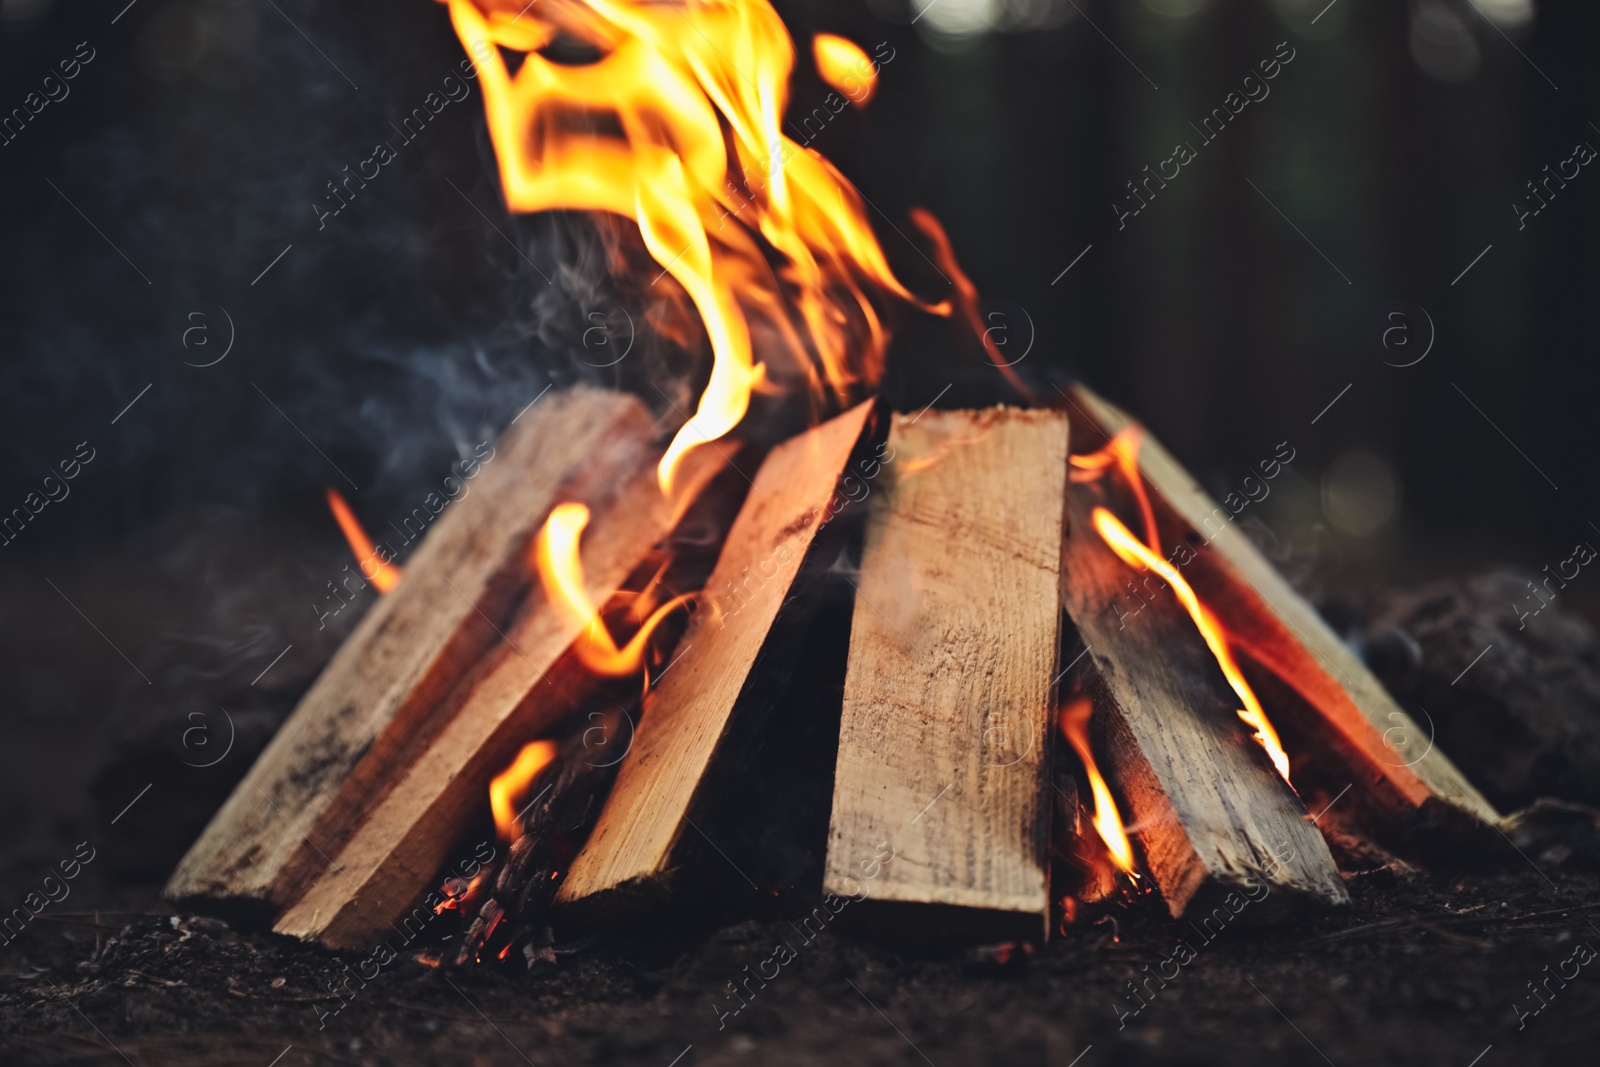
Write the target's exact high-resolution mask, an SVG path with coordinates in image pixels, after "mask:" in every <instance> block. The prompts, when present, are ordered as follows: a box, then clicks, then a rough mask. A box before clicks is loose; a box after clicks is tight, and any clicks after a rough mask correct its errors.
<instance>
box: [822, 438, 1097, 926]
mask: <svg viewBox="0 0 1600 1067" xmlns="http://www.w3.org/2000/svg"><path fill="white" fill-rule="evenodd" d="M889 448H890V454H892V455H893V457H894V462H893V463H892V464H890V465H888V467H887V468H886V471H887V473H886V474H885V475H884V477H883V479H882V483H883V484H882V489H881V491H880V492H879V493H878V494H877V496H876V497H875V498H874V499H873V501H872V502H871V505H870V508H871V510H870V515H869V518H868V523H867V532H866V538H865V541H864V545H863V549H862V557H861V575H860V579H859V585H858V588H857V595H856V602H855V613H854V618H853V620H852V622H851V629H850V660H849V667H848V671H847V674H846V678H845V687H844V711H843V719H842V723H841V727H840V732H839V754H838V763H837V770H836V772H835V775H834V791H833V816H832V822H831V824H830V827H829V834H828V856H827V865H826V869H825V874H824V877H823V890H824V892H828V893H834V894H837V895H839V896H841V897H845V896H849V897H855V896H858V895H859V894H860V892H861V889H862V886H863V883H862V881H861V880H860V875H861V865H862V863H863V862H868V863H869V864H870V861H872V860H873V859H874V858H875V857H877V856H880V855H882V854H883V850H884V849H887V850H888V851H889V853H890V854H892V855H893V857H894V859H893V860H892V861H891V862H888V863H885V864H883V866H882V871H881V872H880V873H879V874H878V876H877V877H876V878H874V879H873V880H872V881H871V883H870V887H869V896H868V899H869V900H870V901H872V902H873V903H872V904H871V905H864V907H870V908H871V909H872V910H874V911H876V912H878V915H877V916H875V919H876V920H877V922H879V923H880V924H886V925H891V926H892V925H899V924H900V921H901V920H906V919H909V920H910V921H909V922H905V923H904V924H905V925H912V924H914V923H915V922H916V921H917V919H923V918H926V916H925V914H922V913H921V912H920V909H919V911H918V915H917V916H915V917H909V916H906V915H905V914H904V913H905V910H906V909H905V907H904V906H906V905H928V904H934V905H947V906H950V907H952V908H959V909H962V912H963V913H962V914H955V913H950V914H947V915H946V917H945V918H944V919H943V920H941V922H940V923H939V924H937V925H938V926H939V928H940V930H939V936H946V935H947V934H948V933H949V932H950V930H951V926H952V925H955V924H959V926H960V928H961V932H960V933H959V934H957V935H955V936H960V937H963V938H969V937H970V938H976V939H979V940H991V941H992V940H1000V939H1003V938H1006V937H1010V936H1016V937H1027V938H1036V939H1037V938H1043V937H1044V936H1045V935H1046V934H1047V932H1048V923H1049V912H1050V894H1049V868H1048V850H1049V827H1050V819H1049V810H1050V798H1051V789H1050V787H1049V778H1048V776H1049V773H1050V758H1049V757H1050V751H1051V743H1050V723H1051V712H1052V695H1051V688H1052V685H1051V680H1052V679H1053V678H1054V677H1055V675H1056V655H1057V652H1058V649H1059V644H1060V636H1059V627H1060V613H1061V612H1060V580H1061V579H1060V567H1061V538H1062V523H1063V521H1064V519H1065V515H1064V507H1065V495H1066V483H1067V419H1066V417H1065V416H1063V415H1062V414H1061V413H1059V412H1053V411H1044V410H1035V411H1021V410H1016V409H1008V408H990V409H988V410H985V411H945V412H931V411H930V412H925V413H923V414H921V415H920V416H916V417H906V416H896V417H895V420H894V422H893V425H892V427H891V429H890V433H889ZM889 911H895V912H900V913H901V914H900V915H889V914H886V913H887V912H889ZM863 914H865V913H863Z"/></svg>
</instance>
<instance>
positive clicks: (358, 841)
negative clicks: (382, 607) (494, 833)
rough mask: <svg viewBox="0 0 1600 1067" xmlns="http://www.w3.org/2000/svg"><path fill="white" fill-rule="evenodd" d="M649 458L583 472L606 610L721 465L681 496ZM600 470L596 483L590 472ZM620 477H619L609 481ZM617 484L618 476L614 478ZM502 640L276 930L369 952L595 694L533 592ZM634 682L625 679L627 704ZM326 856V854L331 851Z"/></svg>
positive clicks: (684, 470) (552, 615) (593, 572)
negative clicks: (537, 748) (551, 733)
mask: <svg viewBox="0 0 1600 1067" xmlns="http://www.w3.org/2000/svg"><path fill="white" fill-rule="evenodd" d="M658 458H659V456H658V454H657V453H656V452H654V451H648V450H647V451H644V452H641V453H639V454H638V456H637V457H636V460H637V462H635V464H634V465H633V467H632V469H631V470H628V471H620V470H616V469H614V468H612V469H609V470H606V471H604V472H602V471H599V470H596V471H590V472H588V476H587V479H586V480H587V481H588V483H589V484H588V485H587V486H586V487H584V488H582V489H580V488H579V487H578V486H576V485H572V486H569V489H570V490H572V491H574V492H581V493H582V496H583V497H584V499H585V502H586V503H588V504H589V507H590V511H591V516H590V520H589V525H588V527H587V529H586V531H585V534H584V537H583V540H582V542H581V545H580V556H581V559H582V563H583V573H584V580H585V583H586V585H587V587H588V590H589V596H590V601H591V602H592V603H596V604H603V603H605V602H606V600H607V599H609V598H610V596H611V595H612V593H614V592H615V591H616V590H617V589H618V588H619V587H620V586H621V584H622V582H623V580H624V579H625V578H626V577H627V576H628V574H629V573H630V572H632V571H633V570H634V568H635V567H637V566H639V565H640V563H641V561H643V560H644V559H645V558H646V555H647V554H648V553H649V552H650V551H651V549H652V547H653V546H654V545H656V544H657V543H658V542H659V541H662V540H663V539H665V538H666V537H667V536H668V535H669V534H670V533H671V531H672V527H673V524H674V522H675V520H676V518H677V516H678V515H679V514H681V513H682V511H683V509H684V504H683V502H684V501H687V500H692V499H693V498H694V497H695V496H696V495H698V493H699V492H700V491H701V489H702V488H703V487H704V486H705V484H706V483H707V482H708V481H709V480H710V479H711V477H712V476H713V475H715V474H716V473H717V472H718V471H719V470H720V469H721V466H720V464H717V463H715V462H706V461H707V460H714V459H715V458H716V457H715V455H714V454H712V453H711V452H710V450H703V451H702V452H701V453H699V454H697V455H693V456H690V457H689V459H688V461H687V462H686V463H685V464H684V465H683V467H681V468H680V471H679V474H678V479H677V488H676V494H677V495H676V498H675V499H674V500H668V499H667V498H666V497H664V496H663V495H662V494H661V491H660V489H659V488H658V486H657V481H656V470H655V463H656V460H657V459H658ZM602 473H603V474H604V475H607V476H602V477H600V478H596V477H595V475H597V474H602ZM618 475H622V477H616V476H618ZM612 477H615V480H614V481H613V480H612ZM506 629H507V635H506V639H505V640H504V641H503V642H501V643H500V644H499V645H497V646H496V647H495V648H493V649H492V650H490V652H489V653H488V655H487V656H486V657H485V658H484V660H483V661H482V662H481V663H480V664H478V665H477V666H476V667H475V668H474V669H473V671H472V672H470V673H469V674H468V675H467V676H466V677H465V678H464V679H463V680H462V682H461V683H460V684H459V685H458V686H457V687H456V690H455V691H454V692H452V693H451V694H450V695H449V696H448V697H447V698H446V699H445V700H444V701H442V702H441V704H440V708H439V711H438V712H437V713H436V714H437V716H438V717H439V718H440V719H441V720H442V721H443V722H444V726H443V727H442V728H441V730H440V732H439V734H438V736H437V738H435V739H434V740H433V741H432V743H431V744H429V745H428V746H427V748H426V749H425V750H424V751H422V752H420V753H417V754H416V757H415V759H413V760H409V761H407V762H405V763H403V764H400V765H397V766H395V767H393V768H392V769H391V771H390V773H391V774H392V775H393V776H394V778H395V783H394V787H393V788H392V789H391V790H390V791H389V792H388V794H387V795H386V796H384V798H383V799H382V801H381V802H380V803H378V804H377V806H376V807H375V808H374V809H373V810H372V811H371V814H370V815H368V816H367V818H366V819H365V821H364V822H362V823H361V824H360V826H359V827H358V828H357V829H356V830H355V831H354V833H353V835H352V836H351V837H350V840H349V842H348V844H346V845H345V846H344V848H343V849H341V850H340V851H339V852H338V853H337V854H333V859H334V862H333V864H332V865H331V866H329V867H326V868H325V869H324V870H323V871H322V872H321V876H320V877H319V878H318V879H317V880H316V881H315V882H313V883H312V885H311V887H310V888H309V889H308V890H307V891H306V893H305V895H304V896H303V897H301V898H300V900H298V901H297V902H296V903H295V904H294V905H293V906H291V907H290V908H288V910H286V911H285V912H284V914H283V915H282V916H281V917H280V918H279V919H278V922H277V924H276V925H275V926H274V929H275V930H276V931H277V932H278V933H280V934H287V935H289V936H292V937H299V938H303V939H305V940H317V941H320V942H322V944H324V945H326V946H328V947H329V948H349V949H365V948H370V947H372V946H373V945H374V944H376V943H377V942H378V941H379V940H380V939H382V938H383V937H384V936H386V934H388V933H390V932H392V931H394V930H395V929H396V928H397V927H396V926H394V925H392V924H394V923H395V922H396V920H399V919H400V918H401V917H402V916H404V915H406V914H407V912H408V911H410V909H411V907H412V906H413V905H414V904H415V903H416V901H417V900H418V899H419V898H421V897H422V895H423V894H424V892H425V891H426V890H428V889H430V888H435V886H434V885H433V881H434V879H436V878H437V877H438V872H439V870H440V868H441V867H442V866H443V864H444V863H445V861H446V860H447V859H448V858H449V850H450V849H453V848H456V847H457V846H458V845H459V843H460V841H461V838H462V835H463V834H465V833H466V831H467V829H468V828H469V826H470V825H471V823H472V820H473V819H474V818H475V817H478V816H479V815H481V813H482V809H483V802H484V798H485V797H486V796H487V795H488V789H489V781H490V779H491V778H493V777H494V775H495V774H497V773H499V772H500V771H501V770H504V769H505V767H506V766H507V765H508V764H510V762H511V761H512V759H513V758H515V756H516V753H517V750H518V749H519V748H520V747H521V746H522V745H523V744H525V743H527V742H528V741H529V740H531V739H533V738H535V737H538V736H540V735H541V734H543V733H545V732H546V731H547V730H549V729H550V728H551V727H553V726H554V725H556V723H557V722H558V721H559V720H561V719H563V718H565V717H566V715H567V714H568V713H569V712H571V711H572V710H573V708H574V706H575V705H576V703H577V702H578V700H580V699H581V698H582V697H583V695H584V694H585V693H587V692H590V691H592V690H594V689H595V688H596V685H595V684H594V679H593V676H592V675H591V674H590V672H588V671H587V670H585V669H584V668H583V666H582V665H581V663H578V662H576V661H575V658H574V657H573V656H571V655H570V654H565V653H566V651H567V649H568V646H569V645H571V643H572V641H573V639H574V638H575V637H576V636H577V628H576V627H575V626H574V625H573V623H572V622H571V620H570V619H569V618H567V617H565V616H564V615H563V614H562V613H561V612H558V611H556V610H554V609H553V608H552V606H551V605H550V603H549V600H548V599H547V598H546V595H545V591H544V589H543V588H542V587H541V586H537V585H536V586H535V587H534V588H533V589H532V590H531V591H530V593H529V595H528V598H527V601H526V603H525V604H524V606H523V608H522V609H521V611H520V612H519V614H518V618H517V620H516V622H515V623H514V624H511V625H508V626H507V627H506ZM636 684H637V683H636V682H635V681H633V680H629V681H628V682H626V683H621V684H620V688H621V689H622V693H620V694H619V696H622V697H625V695H626V691H627V690H628V689H634V688H635V687H636ZM330 854H331V853H330Z"/></svg>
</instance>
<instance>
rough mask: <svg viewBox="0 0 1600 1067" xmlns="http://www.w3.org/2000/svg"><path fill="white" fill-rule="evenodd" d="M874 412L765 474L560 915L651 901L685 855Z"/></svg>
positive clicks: (560, 901)
mask: <svg viewBox="0 0 1600 1067" xmlns="http://www.w3.org/2000/svg"><path fill="white" fill-rule="evenodd" d="M875 409H876V406H875V403H874V402H868V403H864V404H862V405H860V406H858V407H856V408H854V409H853V410H851V411H849V412H847V413H845V414H844V415H841V416H839V417H838V418H836V419H833V420H831V421H830V422H827V423H824V424H823V425H821V426H818V427H816V428H814V429H812V430H810V431H808V432H807V433H805V434H802V435H801V436H799V437H796V438H794V439H792V440H789V441H786V442H784V443H783V444H781V445H779V446H778V447H777V448H775V449H774V450H773V451H772V453H771V454H770V455H769V456H768V457H767V459H766V461H765V463H763V464H762V467H761V470H760V472H759V473H758V474H757V475H756V479H755V482H754V484H753V486H752V487H751V489H750V493H749V496H748V497H747V498H746V500H745V504H744V507H743V509H742V510H741V511H740V513H739V516H738V518H737V519H736V520H735V521H734V524H733V527H732V529H731V530H730V531H729V533H728V538H727V541H726V542H725V543H724V545H723V549H722V553H721V555H720V556H719V557H718V560H717V565H716V568H715V570H714V571H713V572H712V575H711V579H710V580H709V581H708V582H707V583H706V588H707V591H708V593H709V598H708V599H709V603H708V604H706V605H704V606H702V607H701V608H700V609H698V610H697V612H696V616H695V619H694V621H693V622H692V623H691V625H690V629H689V631H688V632H687V633H686V634H685V635H684V637H683V640H682V642H681V643H680V645H679V647H680V649H681V651H680V652H679V653H678V658H677V659H676V660H675V661H674V662H673V663H672V665H671V666H670V667H669V668H668V670H667V671H666V672H665V673H664V674H663V676H662V679H661V682H660V685H659V686H658V687H657V688H656V689H655V690H654V691H653V692H652V693H651V694H650V695H649V697H648V698H647V699H646V704H645V712H644V716H643V719H642V721H641V722H640V724H639V728H638V731H637V734H636V736H635V741H634V745H633V748H632V750H631V751H630V752H629V753H628V755H627V758H625V759H624V760H623V762H622V765H621V767H620V768H619V769H618V774H617V782H616V785H615V786H614V787H613V789H612V792H611V796H610V798H609V800H608V801H607V803H606V806H605V809H604V810H603V811H602V812H601V814H600V818H599V821H598V822H597V823H596V825H595V828H594V831H593V832H592V833H591V834H590V837H589V840H588V842H587V844H585V846H584V848H583V850H582V851H581V852H580V853H579V854H578V857H577V859H576V860H575V861H574V862H573V864H572V868H571V870H570V871H569V872H568V874H567V877H566V880H565V881H563V882H562V885H561V889H560V891H559V892H558V893H557V895H556V903H557V905H564V906H566V907H567V908H568V910H569V913H570V912H571V911H572V910H573V909H574V906H579V907H578V909H577V910H579V911H582V912H588V913H590V914H594V913H596V912H604V911H606V910H611V909H614V908H616V907H618V906H622V905H625V904H628V903H631V902H636V901H639V900H641V899H643V900H648V899H650V898H656V897H659V896H660V895H661V894H663V893H664V892H665V891H667V889H668V888H669V886H670V881H671V876H672V873H673V871H674V869H675V868H677V867H678V866H679V865H680V863H681V862H682V861H683V859H684V857H685V855H686V854H687V852H688V851H689V850H690V849H692V848H693V847H694V845H693V843H692V842H691V841H686V838H692V837H694V836H695V834H696V831H695V830H694V829H692V823H693V822H694V819H695V814H696V812H697V811H698V810H699V805H701V804H703V803H704V802H705V800H706V798H707V797H708V796H709V795H710V792H711V790H712V786H713V784H714V783H713V782H711V779H713V778H714V773H713V763H714V761H715V760H716V759H717V758H718V757H719V755H722V756H725V755H726V753H723V752H722V751H721V750H722V749H723V748H724V747H725V741H726V740H727V737H728V735H729V732H730V730H731V729H732V727H733V726H734V724H735V722H736V720H738V719H741V718H748V717H751V716H759V715H760V714H761V713H762V711H763V710H764V708H765V707H766V706H767V705H769V704H770V703H771V701H772V694H771V693H770V691H768V690H766V689H765V688H764V686H763V684H762V683H763V675H764V674H769V673H771V669H772V664H771V662H770V661H772V660H774V659H781V658H782V657H784V656H786V655H788V654H789V653H790V652H791V651H792V649H789V648H786V647H777V646H782V645H783V644H784V643H785V642H784V641H782V640H777V641H769V640H768V638H769V636H771V634H772V632H773V631H774V630H775V629H777V628H778V627H777V626H776V623H777V621H778V619H779V616H780V608H784V609H785V612H791V611H794V610H803V609H804V607H805V604H804V597H803V596H802V595H801V594H803V593H804V592H805V590H804V589H803V588H802V589H800V590H798V591H797V590H796V585H797V583H796V579H797V576H798V575H800V573H801V572H802V570H803V569H805V568H806V567H807V566H808V565H810V564H812V563H814V562H815V561H814V560H813V559H812V558H811V557H812V556H813V555H814V553H812V551H811V550H812V549H813V548H814V547H815V544H814V543H815V541H816V539H817V537H818V535H819V531H820V529H821V528H822V527H823V526H825V525H827V524H828V517H829V515H830V514H831V513H833V512H836V511H837V510H838V507H837V504H838V502H839V500H840V498H838V497H836V495H835V494H836V487H837V486H838V485H839V483H840V479H841V476H843V475H844V474H845V473H846V469H847V466H848V465H849V464H850V463H851V462H852V460H853V458H854V456H855V453H856V451H857V448H858V444H859V443H860V442H861V441H862V439H863V437H864V436H866V435H867V434H868V428H869V423H870V421H871V416H872V414H873V412H874V411H875ZM857 484H860V483H859V482H858V483H857ZM791 599H793V600H795V601H796V603H793V604H788V605H786V603H785V602H786V601H789V600H791ZM696 839H697V838H696Z"/></svg>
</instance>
